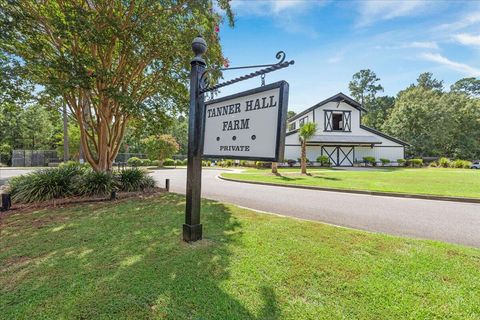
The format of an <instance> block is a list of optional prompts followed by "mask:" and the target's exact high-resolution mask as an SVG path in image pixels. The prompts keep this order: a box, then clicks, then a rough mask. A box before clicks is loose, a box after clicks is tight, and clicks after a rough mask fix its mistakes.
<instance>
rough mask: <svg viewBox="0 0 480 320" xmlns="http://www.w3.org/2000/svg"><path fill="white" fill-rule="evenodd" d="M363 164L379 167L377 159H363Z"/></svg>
mask: <svg viewBox="0 0 480 320" xmlns="http://www.w3.org/2000/svg"><path fill="white" fill-rule="evenodd" d="M362 159H363V162H365V164H371V165H372V166H376V165H377V161H376V160H375V157H363V158H362Z"/></svg>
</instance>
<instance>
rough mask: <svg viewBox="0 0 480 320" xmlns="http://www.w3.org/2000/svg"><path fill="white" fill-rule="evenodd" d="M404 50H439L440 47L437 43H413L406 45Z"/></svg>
mask: <svg viewBox="0 0 480 320" xmlns="http://www.w3.org/2000/svg"><path fill="white" fill-rule="evenodd" d="M404 48H422V49H438V45H437V43H436V42H435V41H413V42H410V43H407V44H405V46H404Z"/></svg>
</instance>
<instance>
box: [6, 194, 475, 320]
mask: <svg viewBox="0 0 480 320" xmlns="http://www.w3.org/2000/svg"><path fill="white" fill-rule="evenodd" d="M183 210H184V198H183V197H181V196H178V195H173V194H166V195H163V196H160V197H158V196H157V197H156V198H155V199H144V200H129V201H125V202H119V203H117V204H113V203H105V204H95V205H93V204H92V205H84V206H80V207H75V208H70V209H65V208H64V209H54V210H52V209H48V210H40V211H36V212H31V213H20V214H13V215H10V216H7V217H5V218H3V220H2V221H1V223H2V225H1V229H0V230H1V236H0V310H1V312H0V318H2V319H38V318H42V319H56V318H69V319H71V318H77V319H105V318H110V319H118V318H122V319H123V318H130V319H145V318H153V319H222V320H223V319H296V320H297V319H342V318H343V319H354V318H355V319H400V318H410V319H444V318H449V319H479V318H480V304H479V301H480V250H479V249H474V248H467V247H461V246H456V245H450V244H444V243H439V242H434V241H420V240H411V239H404V238H398V237H393V236H386V235H379V234H371V233H366V232H361V231H353V230H349V229H345V228H337V227H332V226H329V225H325V224H321V223H315V222H307V221H299V220H295V219H291V218H282V217H277V216H272V215H267V214H258V213H255V212H252V211H248V210H246V209H240V208H238V207H235V206H231V205H224V204H221V203H216V202H212V201H205V202H204V203H203V213H202V214H203V222H204V233H205V238H206V239H205V240H203V241H201V242H199V243H196V244H194V245H188V244H186V243H183V242H182V241H181V240H180V238H181V225H182V222H183Z"/></svg>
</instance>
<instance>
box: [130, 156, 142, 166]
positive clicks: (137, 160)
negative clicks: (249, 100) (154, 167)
mask: <svg viewBox="0 0 480 320" xmlns="http://www.w3.org/2000/svg"><path fill="white" fill-rule="evenodd" d="M127 164H128V165H129V166H131V167H139V166H141V165H142V159H140V158H137V157H131V158H130V159H128V160H127Z"/></svg>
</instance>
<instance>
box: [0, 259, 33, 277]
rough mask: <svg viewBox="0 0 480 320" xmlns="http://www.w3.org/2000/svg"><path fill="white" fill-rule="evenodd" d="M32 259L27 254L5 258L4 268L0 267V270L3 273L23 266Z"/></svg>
mask: <svg viewBox="0 0 480 320" xmlns="http://www.w3.org/2000/svg"><path fill="white" fill-rule="evenodd" d="M30 261H32V259H31V258H29V257H26V256H22V257H11V258H7V259H6V260H4V263H3V266H2V268H1V269H0V272H2V273H3V272H7V271H9V270H11V269H12V268H15V267H22V266H24V265H27V264H28V263H30Z"/></svg>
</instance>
